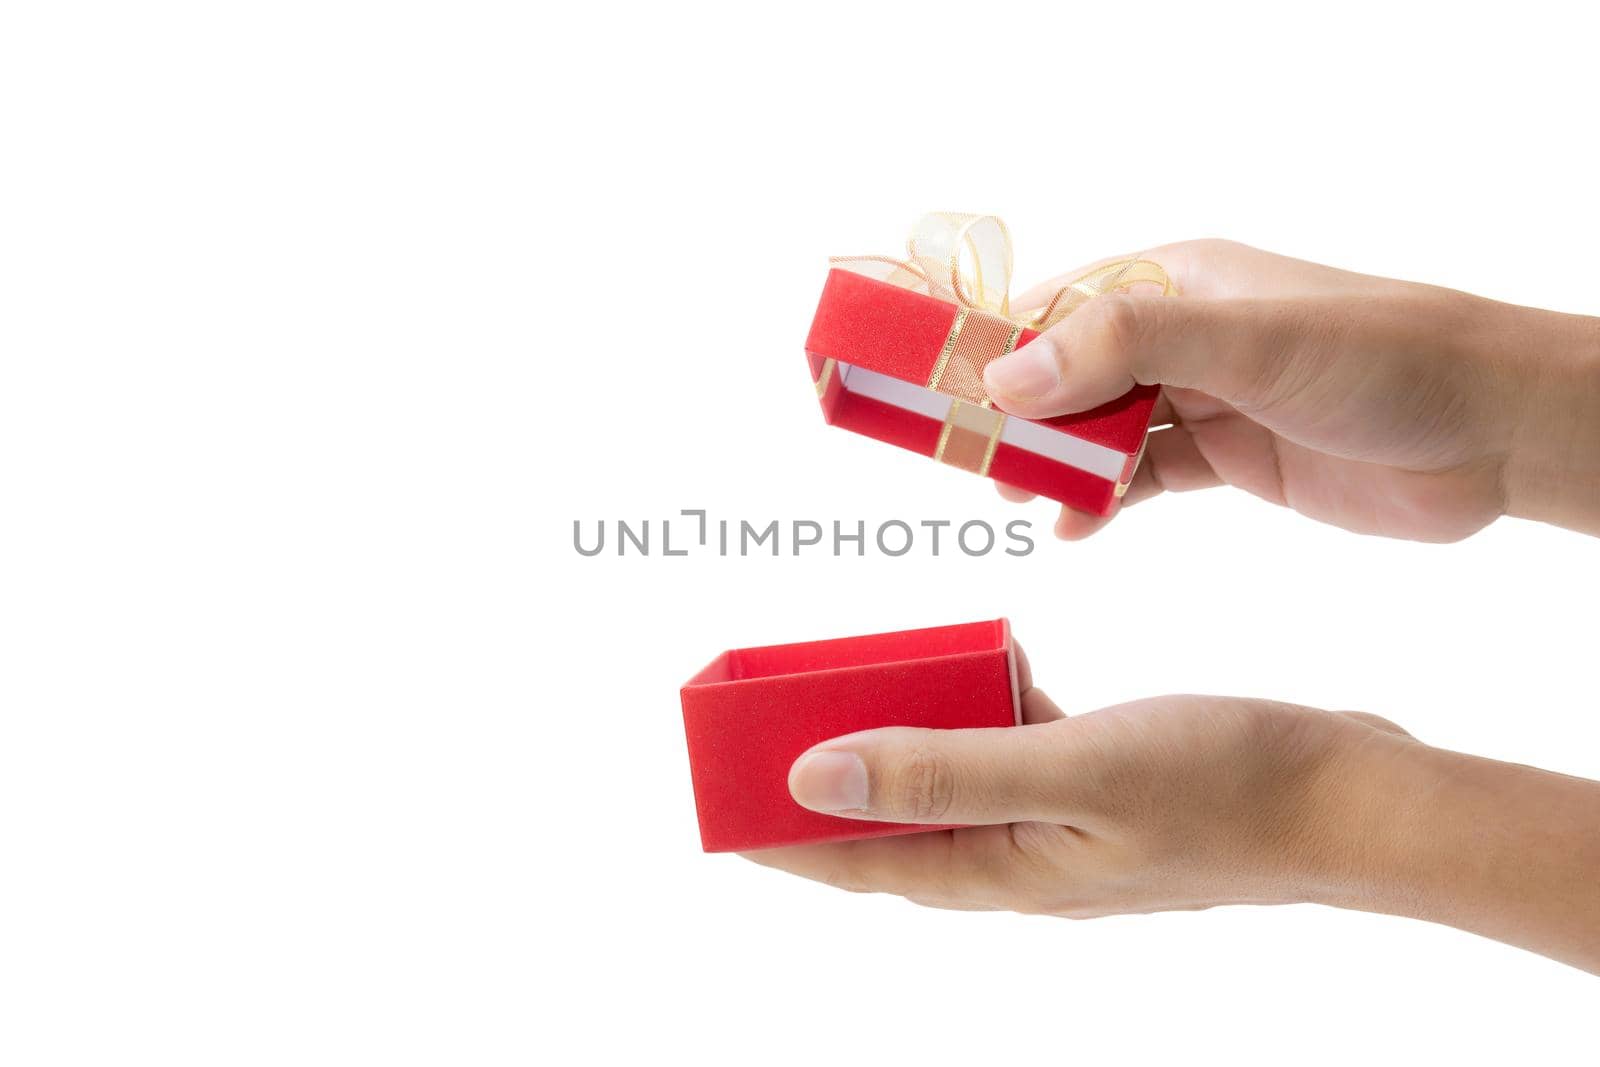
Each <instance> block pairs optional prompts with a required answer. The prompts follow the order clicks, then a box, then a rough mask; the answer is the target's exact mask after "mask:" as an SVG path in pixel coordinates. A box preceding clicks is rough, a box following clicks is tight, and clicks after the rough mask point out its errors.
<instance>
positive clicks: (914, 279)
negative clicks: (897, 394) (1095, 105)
mask: <svg viewBox="0 0 1600 1067" xmlns="http://www.w3.org/2000/svg"><path fill="white" fill-rule="evenodd" d="M830 262H831V263H832V264H833V265H834V266H836V267H842V268H844V269H846V270H851V271H854V272H856V273H857V274H864V275H866V276H867V277H869V278H876V279H877V280H878V281H883V282H889V283H890V284H892V285H898V286H900V287H901V288H904V289H910V290H912V291H914V292H919V293H925V294H927V295H928V296H931V297H935V298H936V299H939V300H943V301H946V302H948V303H951V304H955V305H956V307H957V308H958V310H957V312H956V317H955V320H954V322H952V323H951V326H950V333H949V335H948V336H947V337H946V338H945V342H944V346H943V347H942V348H941V350H940V352H939V356H938V360H937V362H936V363H935V364H934V367H933V373H932V374H931V375H929V377H928V381H927V388H929V389H932V390H934V391H936V392H939V393H943V394H945V395H947V396H948V397H949V398H950V408H949V412H948V414H947V415H946V416H945V420H944V426H943V428H942V429H941V431H940V434H939V442H938V445H937V447H936V448H935V449H934V453H933V458H934V459H935V460H937V461H939V462H941V463H947V464H949V465H950V466H952V467H960V468H961V469H962V470H969V471H973V472H975V473H977V474H988V473H989V464H990V462H991V461H992V460H993V459H994V455H995V448H996V447H997V446H998V444H999V442H1000V437H1001V434H1002V432H1003V431H1004V429H1005V423H1006V416H1005V415H1004V414H1003V413H1001V412H998V411H995V410H993V408H992V402H991V401H990V399H989V397H988V395H987V394H986V393H985V392H984V388H983V369H984V368H985V367H986V366H988V365H989V364H990V363H991V362H993V361H994V360H996V359H999V358H1000V357H1001V356H1004V355H1005V354H1006V353H1008V352H1010V351H1011V350H1012V349H1014V348H1016V346H1017V342H1018V341H1019V340H1020V339H1021V337H1022V331H1023V330H1025V329H1028V330H1047V329H1049V328H1050V327H1051V326H1054V325H1055V324H1056V323H1058V322H1060V321H1061V320H1062V319H1064V318H1066V317H1067V316H1068V315H1070V314H1072V313H1073V312H1074V311H1076V310H1077V309H1078V308H1080V307H1082V306H1083V305H1084V304H1086V303H1088V302H1089V301H1090V300H1093V299H1094V298H1095V297H1097V296H1100V295H1101V294H1102V293H1112V292H1118V291H1123V290H1127V289H1130V288H1132V287H1133V286H1135V285H1141V284H1149V285H1159V286H1160V287H1161V294H1162V295H1163V296H1171V295H1172V294H1173V293H1175V292H1176V291H1177V289H1176V288H1175V287H1174V286H1173V284H1172V279H1171V278H1169V277H1167V272H1166V271H1164V270H1162V269H1161V265H1160V264H1159V263H1153V262H1151V261H1150V260H1148V259H1142V258H1140V257H1138V256H1134V257H1132V258H1128V259H1119V260H1114V261H1112V262H1110V263H1103V264H1101V265H1100V266H1098V267H1095V268H1093V269H1091V270H1088V271H1085V272H1084V273H1083V274H1081V275H1079V276H1078V277H1076V278H1074V279H1073V280H1072V281H1070V282H1068V283H1067V284H1066V285H1064V286H1062V287H1061V288H1060V289H1058V290H1056V292H1055V293H1053V294H1051V296H1050V299H1049V300H1047V301H1045V303H1044V306H1043V307H1041V308H1040V309H1039V310H1037V311H1034V312H1030V313H1022V314H1019V313H1014V312H1013V311H1012V310H1011V234H1010V232H1009V231H1008V230H1007V229H1006V224H1005V223H1003V222H1001V221H1000V219H999V218H997V217H996V216H994V215H962V214H957V213H954V212H947V211H936V212H934V213H932V214H929V215H924V216H923V217H922V218H921V219H919V220H918V221H917V224H916V226H914V227H912V230H911V237H910V239H909V240H908V241H907V242H906V258H905V259H892V258H890V257H888V256H842V257H835V258H834V259H832V260H831V261H830ZM828 370H829V364H826V363H825V364H824V365H823V372H822V373H823V377H822V379H821V380H820V381H819V384H818V386H817V389H818V395H821V392H822V390H823V389H825V388H826V381H827V374H828ZM1141 454H1142V450H1141ZM1137 463H1138V460H1137V459H1135V460H1134V461H1133V464H1132V465H1130V466H1129V468H1128V469H1127V470H1125V471H1124V472H1123V477H1122V478H1121V479H1120V480H1119V481H1118V483H1117V488H1116V493H1117V495H1118V496H1121V495H1122V492H1123V490H1125V489H1126V488H1127V485H1128V481H1129V480H1130V479H1131V478H1132V477H1133V466H1136V465H1137Z"/></svg>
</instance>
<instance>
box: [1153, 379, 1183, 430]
mask: <svg viewBox="0 0 1600 1067" xmlns="http://www.w3.org/2000/svg"><path fill="white" fill-rule="evenodd" d="M1177 421H1178V414H1177V412H1176V411H1174V410H1173V407H1172V398H1171V397H1169V396H1167V391H1166V390H1165V389H1163V390H1161V392H1160V393H1158V394H1156V406H1155V407H1154V408H1152V409H1151V411H1150V425H1151V426H1153V427H1156V428H1158V429H1159V428H1160V427H1163V426H1171V425H1172V424H1173V423H1175V422H1177Z"/></svg>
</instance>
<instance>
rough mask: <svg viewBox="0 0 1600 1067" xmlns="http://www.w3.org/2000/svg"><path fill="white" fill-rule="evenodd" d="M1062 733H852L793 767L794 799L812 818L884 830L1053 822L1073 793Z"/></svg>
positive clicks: (1030, 729) (1038, 729)
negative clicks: (1058, 737) (1065, 791)
mask: <svg viewBox="0 0 1600 1067" xmlns="http://www.w3.org/2000/svg"><path fill="white" fill-rule="evenodd" d="M1057 725H1059V724H1057V723H1042V724H1039V725H1035V726H1008V727H999V728H992V729H977V730H921V729H913V728H910V727H890V728H888V729H883V730H868V731H865V732H863V733H858V734H847V735H845V736H844V737H836V738H834V739H832V740H831V741H824V742H823V743H822V744H820V745H817V746H816V747H815V748H812V749H811V750H810V751H808V752H806V753H805V754H804V755H802V756H801V757H800V758H799V759H797V760H795V762H794V765H793V766H792V767H791V768H790V769H789V793H790V795H791V796H793V797H794V799H795V802H796V803H798V804H799V805H800V806H801V807H804V808H810V809H811V810H812V811H821V812H827V813H829V814H832V815H843V816H846V817H848V818H859V819H877V820H881V821H884V822H903V823H935V824H937V823H963V824H990V823H1008V822H1026V821H1035V820H1049V819H1052V818H1056V817H1058V816H1059V815H1060V808H1061V805H1060V803H1058V801H1057V795H1058V794H1059V793H1060V792H1062V787H1064V786H1065V784H1066V783H1065V782H1064V781H1063V778H1064V773H1063V772H1064V768H1063V767H1062V765H1061V764H1062V762H1064V761H1059V760H1057V759H1055V758H1054V757H1055V755H1056V750H1057V748H1058V746H1057V745H1056V744H1054V741H1053V736H1052V734H1051V733H1050V731H1051V730H1052V727H1054V726H1057Z"/></svg>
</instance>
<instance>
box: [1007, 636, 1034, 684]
mask: <svg viewBox="0 0 1600 1067" xmlns="http://www.w3.org/2000/svg"><path fill="white" fill-rule="evenodd" d="M1011 651H1012V654H1013V656H1015V657H1016V661H1017V692H1018V693H1022V694H1026V693H1027V692H1028V690H1030V689H1032V688H1033V666H1032V664H1030V663H1029V662H1028V654H1027V653H1026V652H1024V651H1022V643H1021V642H1020V641H1017V640H1015V639H1013V640H1012V642H1011Z"/></svg>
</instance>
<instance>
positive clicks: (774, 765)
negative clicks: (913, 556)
mask: <svg viewBox="0 0 1600 1067" xmlns="http://www.w3.org/2000/svg"><path fill="white" fill-rule="evenodd" d="M1012 673H1013V672H1012V649H1011V629H1010V626H1009V625H1008V624H1007V623H1006V621H1005V620H1004V619H996V620H993V621H990V622H976V623H965V624H961V625H957V626H940V627H935V628H932V629H926V630H908V631H903V632H899V633H889V634H872V635H868V636H865V637H847V638H841V639H837V640H830V641H812V642H805V643H801V644H794V645H774V646H769V647H766V648H748V649H736V650H734V651H731V652H724V653H723V654H722V655H720V656H718V657H717V658H716V659H715V660H714V661H713V662H712V663H711V664H710V665H709V666H708V667H706V668H705V669H704V670H703V671H701V672H700V673H699V674H697V675H695V677H694V678H692V679H690V681H689V682H688V683H687V684H686V685H684V687H683V689H682V690H681V693H680V695H681V697H682V701H683V727H684V735H685V737H686V739H687V740H688V745H689V768H690V772H691V775H692V777H693V779H694V796H695V808H696V811H697V813H698V815H699V819H700V842H701V845H702V847H703V848H704V849H705V851H707V852H729V851H743V850H747V849H759V848H772V847H774V846H778V845H792V844H799V843H802V842H817V841H847V840H852V839H856V838H868V837H885V836H888V835H890V834H905V833H917V832H919V831H925V830H930V829H937V827H930V826H907V825H903V824H895V823H879V822H869V821H864V820H859V819H844V818H839V817H837V816H833V815H823V814H821V813H818V812H814V811H808V810H807V809H805V808H802V807H800V805H798V804H796V803H795V802H794V800H793V798H791V797H790V796H789V784H788V781H789V768H790V766H791V765H792V764H793V763H794V761H795V759H796V758H798V757H799V756H800V754H801V753H803V752H805V751H806V749H808V748H810V747H811V746H812V745H815V744H817V743H818V742H821V741H826V740H828V739H829V738H832V737H838V736H839V735H841V734H848V733H854V732H855V731H857V730H871V729H875V728H877V727H881V726H922V727H931V728H937V729H959V728H965V727H994V726H1010V725H1013V724H1014V723H1015V722H1016V712H1015V702H1014V700H1013V696H1012Z"/></svg>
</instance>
